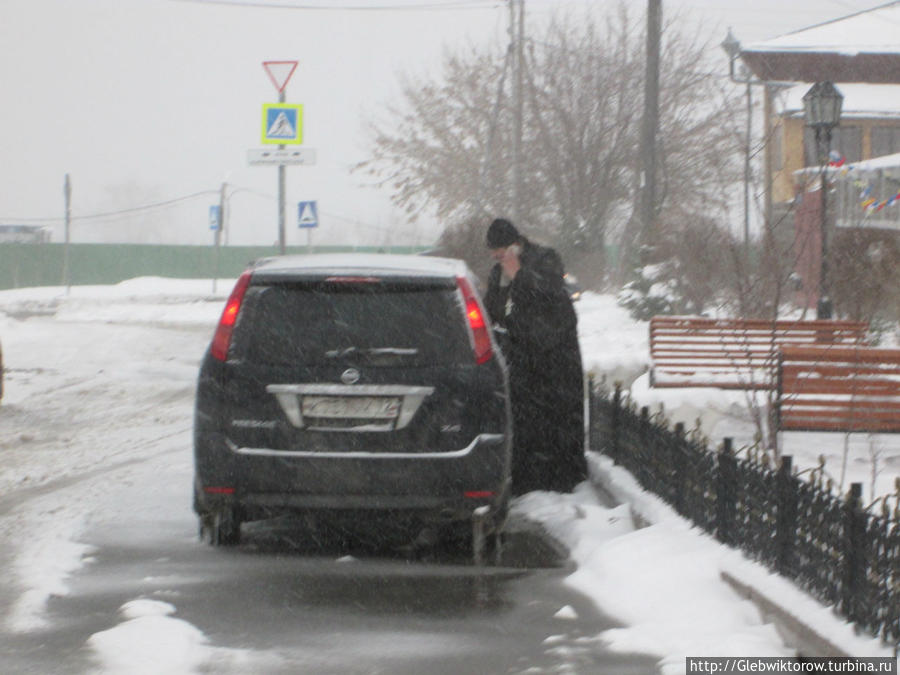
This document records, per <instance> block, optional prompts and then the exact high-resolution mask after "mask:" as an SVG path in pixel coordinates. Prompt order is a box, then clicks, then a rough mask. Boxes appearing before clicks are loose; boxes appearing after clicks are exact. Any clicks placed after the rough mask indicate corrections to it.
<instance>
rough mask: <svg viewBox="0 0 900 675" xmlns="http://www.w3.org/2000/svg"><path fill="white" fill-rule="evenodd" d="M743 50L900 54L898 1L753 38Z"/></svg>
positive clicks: (850, 54)
mask: <svg viewBox="0 0 900 675" xmlns="http://www.w3.org/2000/svg"><path fill="white" fill-rule="evenodd" d="M746 51H752V52H789V51H791V52H829V53H838V54H843V55H847V56H855V55H857V54H900V2H892V3H890V4H888V5H883V6H881V7H876V8H875V9H870V10H867V11H864V12H859V13H857V14H851V15H850V16H846V17H843V18H841V19H834V20H832V21H828V22H825V23H820V24H817V25H815V26H810V27H809V28H803V29H801V30H798V31H794V32H793V33H787V34H786V35H781V36H779V37H776V38H772V39H771V40H765V41H762V42H756V43H754V44H751V45H748V46H747V47H746Z"/></svg>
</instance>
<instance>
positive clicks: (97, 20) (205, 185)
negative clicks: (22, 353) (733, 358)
mask: <svg viewBox="0 0 900 675" xmlns="http://www.w3.org/2000/svg"><path fill="white" fill-rule="evenodd" d="M279 4H280V5H285V6H289V5H293V6H294V7H293V8H288V7H284V8H279V7H272V5H279ZM615 4H617V0H527V2H526V16H527V17H528V20H529V22H540V21H542V20H544V19H546V17H547V16H549V14H550V13H552V12H554V11H558V10H560V9H574V10H577V11H586V10H587V9H590V11H594V12H602V11H604V8H607V7H611V6H614V5H615ZM628 4H629V5H634V10H635V12H640V11H641V10H642V9H643V7H644V5H645V4H646V3H645V2H644V1H643V0H628ZM881 4H885V3H884V0H876V1H872V0H754V1H753V2H752V3H750V2H736V1H734V0H663V11H664V13H665V14H666V16H671V15H672V14H675V13H679V14H681V15H682V16H684V17H685V18H686V20H689V21H692V22H693V23H694V24H695V25H696V26H697V31H698V35H700V36H701V37H703V38H704V39H707V38H708V39H710V40H712V41H713V43H718V42H720V41H721V39H722V38H724V36H725V32H726V30H727V28H728V27H729V26H731V27H732V29H733V30H734V32H735V34H736V35H737V37H738V38H739V39H741V41H742V42H744V43H750V42H754V41H758V40H763V39H767V38H771V37H775V36H777V35H781V34H783V33H786V32H789V31H792V30H797V29H800V28H804V27H807V26H810V25H813V24H816V23H820V22H822V21H827V20H831V19H834V18H838V17H841V16H845V15H847V14H850V13H853V12H856V11H860V10H864V9H869V8H872V7H875V6H878V5H881ZM254 5H256V6H254ZM260 5H264V6H260ZM316 5H319V6H324V7H326V8H325V9H315V8H310V7H314V6H316ZM441 5H444V6H445V7H440V6H441ZM342 8H343V9H342ZM507 20H508V10H507V7H506V2H505V1H503V0H369V1H367V0H330V1H328V0H246V1H245V2H243V3H242V4H240V5H229V4H225V3H224V2H202V1H194V0H0V92H2V93H0V101H2V107H0V159H2V161H0V176H2V179H3V182H2V184H3V189H2V190H0V223H3V224H17V223H24V224H35V223H38V224H47V225H49V226H51V227H52V229H53V240H54V241H61V240H62V238H63V234H62V233H63V229H62V224H61V222H62V220H61V219H62V214H63V179H64V175H65V174H66V173H69V174H70V175H71V180H72V186H73V201H72V212H73V215H74V216H75V218H76V219H75V220H74V222H73V228H72V240H73V241H76V242H78V241H97V240H100V239H108V240H111V241H144V242H151V243H183V244H188V243H190V244H205V243H210V242H211V241H212V235H211V233H210V230H209V226H208V212H209V206H210V205H211V204H214V203H216V202H217V200H218V196H217V195H216V194H215V192H216V191H217V190H219V188H220V186H221V185H222V183H223V182H225V181H227V182H228V184H229V192H228V193H229V194H231V195H232V196H231V198H230V200H229V206H230V217H229V224H230V233H229V242H230V243H232V244H259V245H269V244H272V243H273V242H275V241H276V240H277V213H276V204H277V201H276V195H277V170H276V169H275V168H272V167H257V166H249V165H248V163H247V151H248V150H249V149H251V148H260V147H263V146H262V145H261V144H260V127H261V115H262V105H263V104H264V103H271V102H275V101H277V99H278V94H277V92H276V90H275V88H274V86H273V85H272V83H271V82H270V81H269V79H268V77H267V76H266V74H265V71H264V69H263V67H262V62H263V61H267V60H297V61H299V66H298V68H297V70H296V72H295V73H294V75H293V77H292V78H291V80H290V83H289V85H288V87H287V90H286V96H287V101H288V102H293V103H302V104H303V105H304V146H306V147H310V148H315V149H316V151H317V155H318V159H317V163H316V165H315V166H302V167H291V168H288V170H287V190H286V192H287V199H286V203H287V212H288V213H287V225H288V226H287V241H288V244H289V245H304V244H306V242H307V231H306V230H299V229H298V228H297V227H296V204H297V202H298V201H301V200H316V201H317V202H318V205H319V211H320V213H319V221H320V227H319V228H318V229H317V230H315V231H314V233H313V235H312V237H313V239H312V241H313V243H314V244H317V243H336V242H341V243H361V244H367V245H372V244H375V245H384V244H388V243H406V244H409V243H418V244H428V243H431V242H432V241H433V240H434V239H435V238H436V236H437V235H438V233H439V231H440V223H436V222H433V221H432V220H431V219H428V218H426V219H424V220H423V221H422V222H419V223H418V224H417V225H415V226H411V225H408V224H406V222H405V219H404V218H403V216H402V215H401V214H400V213H398V212H397V211H396V210H395V209H393V208H392V207H391V206H390V203H389V200H388V197H387V195H386V194H385V193H381V192H378V191H377V190H374V189H373V188H371V187H368V188H367V187H361V186H360V183H361V182H363V180H364V178H363V177H361V176H359V175H351V174H350V173H349V170H348V169H349V167H350V166H351V165H352V164H353V163H354V162H357V161H359V160H361V159H364V158H365V157H366V155H367V150H368V148H367V137H366V135H365V133H364V124H365V120H366V119H367V118H370V117H372V116H377V115H379V114H381V113H382V112H383V110H384V108H385V106H386V105H387V104H388V103H389V102H390V101H391V100H392V99H394V98H396V95H397V92H398V88H399V87H398V78H397V74H398V73H399V72H406V73H413V74H427V73H429V72H433V70H434V68H436V67H437V65H438V64H439V62H440V56H441V53H442V50H443V48H444V47H445V46H449V47H455V46H463V45H466V44H469V43H471V44H476V45H480V44H484V43H487V42H488V41H495V42H497V43H498V44H500V45H503V44H505V43H506V40H507V34H506V23H507ZM721 67H722V71H723V73H724V72H726V70H727V62H726V61H725V57H724V55H723V56H722V61H721ZM193 195H196V196H193ZM170 201H172V202H173V203H172V204H171V205H169V206H166V207H159V208H155V209H151V210H149V211H138V212H136V213H129V214H120V215H115V216H108V217H103V218H95V217H88V216H93V215H94V214H98V213H107V212H118V211H122V210H126V209H130V208H133V207H140V206H144V205H147V204H158V203H164V202H170ZM43 218H53V219H55V220H52V221H39V220H36V219H43ZM160 223H164V224H165V225H164V226H160Z"/></svg>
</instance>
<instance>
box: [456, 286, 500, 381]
mask: <svg viewBox="0 0 900 675" xmlns="http://www.w3.org/2000/svg"><path fill="white" fill-rule="evenodd" d="M456 285H457V286H459V290H460V291H461V292H462V295H463V300H464V301H465V303H466V319H467V320H468V322H469V330H470V331H471V334H472V347H473V349H474V350H475V362H476V363H478V364H482V363H487V362H488V361H490V360H491V357H493V356H494V348H493V346H492V345H491V334H490V333H489V332H488V330H489V329H488V326H487V322H486V321H485V318H484V308H483V307H482V306H481V303H480V302H478V298H477V297H476V295H475V292H474V291H473V290H472V286H471V284H470V283H469V280H468V279H466V278H465V277H457V278H456Z"/></svg>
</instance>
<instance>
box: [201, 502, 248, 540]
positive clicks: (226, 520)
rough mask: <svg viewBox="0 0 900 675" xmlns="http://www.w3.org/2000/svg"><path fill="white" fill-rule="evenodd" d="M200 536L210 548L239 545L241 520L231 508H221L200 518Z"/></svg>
mask: <svg viewBox="0 0 900 675" xmlns="http://www.w3.org/2000/svg"><path fill="white" fill-rule="evenodd" d="M200 535H201V537H202V538H203V539H205V540H206V541H207V542H208V543H209V545H210V546H237V545H238V544H240V543H241V520H240V518H239V517H238V514H237V512H236V511H235V509H233V508H222V509H218V510H217V511H214V512H212V513H209V514H206V515H204V516H202V517H201V518H200Z"/></svg>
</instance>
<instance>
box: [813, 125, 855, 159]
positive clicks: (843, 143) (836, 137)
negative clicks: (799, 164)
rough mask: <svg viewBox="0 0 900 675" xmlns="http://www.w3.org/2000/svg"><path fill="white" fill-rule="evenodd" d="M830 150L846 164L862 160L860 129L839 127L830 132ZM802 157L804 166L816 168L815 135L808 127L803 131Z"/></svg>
mask: <svg viewBox="0 0 900 675" xmlns="http://www.w3.org/2000/svg"><path fill="white" fill-rule="evenodd" d="M831 149H832V150H834V151H836V152H838V153H839V154H840V155H841V157H843V158H844V160H845V161H847V162H858V161H859V160H861V159H862V129H861V128H860V127H845V126H840V127H837V128H836V129H834V130H833V131H832V132H831ZM803 155H804V158H805V161H806V166H816V165H818V163H819V161H818V158H817V157H816V134H815V132H814V131H813V130H812V129H810V128H809V127H805V128H804V129H803Z"/></svg>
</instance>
